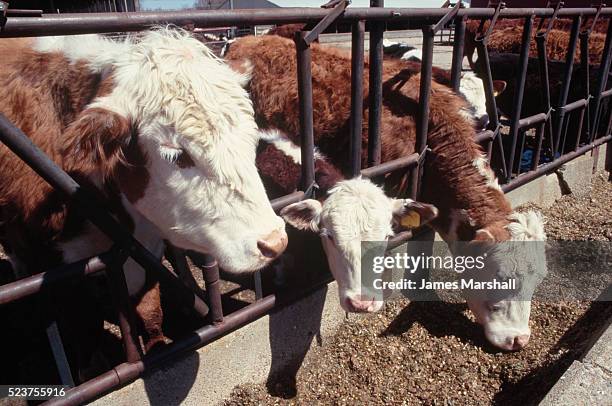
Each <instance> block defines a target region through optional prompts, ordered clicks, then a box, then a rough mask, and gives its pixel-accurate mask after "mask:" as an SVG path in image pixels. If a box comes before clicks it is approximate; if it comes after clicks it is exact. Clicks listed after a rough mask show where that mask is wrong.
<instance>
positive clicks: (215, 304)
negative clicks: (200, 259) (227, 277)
mask: <svg viewBox="0 0 612 406" xmlns="http://www.w3.org/2000/svg"><path fill="white" fill-rule="evenodd" d="M202 276H204V283H205V285H206V294H207V295H208V305H209V306H210V314H211V317H212V321H213V323H215V324H217V323H222V322H223V306H222V304H221V289H220V287H219V265H218V264H217V260H216V259H215V258H214V257H213V256H212V255H208V254H205V255H204V263H203V264H202Z"/></svg>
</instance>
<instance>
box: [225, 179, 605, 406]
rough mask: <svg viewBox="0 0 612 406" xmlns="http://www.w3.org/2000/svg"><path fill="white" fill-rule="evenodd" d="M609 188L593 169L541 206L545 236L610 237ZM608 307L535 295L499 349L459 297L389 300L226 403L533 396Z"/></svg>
mask: <svg viewBox="0 0 612 406" xmlns="http://www.w3.org/2000/svg"><path fill="white" fill-rule="evenodd" d="M611 195H612V183H610V182H608V181H607V180H606V178H605V177H604V175H598V176H596V177H595V179H594V180H593V184H592V190H591V193H590V195H589V196H586V197H581V198H577V197H576V196H572V195H566V196H563V197H562V198H561V199H560V200H559V201H558V202H557V203H556V204H555V205H554V206H553V207H551V208H550V209H546V210H543V214H544V215H545V217H546V218H547V223H546V231H547V234H548V236H549V239H556V240H597V241H612V220H611V218H610V213H611V212H612V200H611V199H610V196H611ZM525 208H527V207H525ZM600 286H601V285H600ZM604 286H605V285H604ZM611 317H612V304H611V303H610V302H589V301H567V302H558V301H557V302H551V301H534V302H533V304H532V313H531V322H530V325H531V329H532V338H531V340H530V343H529V345H528V346H527V348H525V349H524V350H522V351H519V352H514V353H507V352H501V351H498V350H497V349H495V348H492V346H490V345H489V344H488V343H487V342H486V340H485V338H484V335H483V333H482V329H481V328H479V327H478V326H476V325H475V323H474V321H473V316H472V315H471V313H470V312H469V310H467V308H466V306H465V304H463V303H448V302H413V303H410V302H408V301H407V300H405V299H402V300H397V301H393V302H389V303H387V304H386V305H385V308H384V309H383V310H382V311H381V312H379V313H377V314H371V315H367V316H356V315H351V316H350V318H349V320H348V321H347V322H346V323H344V324H343V325H342V326H341V327H340V329H339V331H338V332H337V333H336V335H335V336H334V337H332V338H331V339H330V340H329V341H328V342H327V343H326V344H325V345H324V346H322V347H318V348H316V349H314V350H313V351H312V352H311V353H310V354H309V356H308V357H307V360H306V361H305V363H304V364H303V365H302V368H301V369H300V371H299V372H298V374H297V377H293V376H290V375H287V374H282V373H280V374H279V375H278V376H275V377H271V378H270V379H269V380H268V382H267V383H266V384H261V385H243V386H239V387H236V388H234V391H233V393H232V396H231V397H230V398H229V399H227V400H226V401H225V404H226V405H277V404H278V405H294V404H299V405H302V404H308V405H310V404H340V405H343V404H381V403H385V404H387V403H389V404H427V405H464V404H470V405H471V404H503V405H506V404H524V405H530V404H537V403H538V402H539V401H540V400H541V399H542V398H543V396H544V395H545V394H546V392H547V391H548V390H549V389H550V388H551V387H552V386H553V385H554V383H555V382H556V381H557V380H558V379H559V377H560V376H561V375H562V374H563V372H564V371H565V370H566V369H567V367H568V366H569V365H570V364H571V363H572V362H573V360H574V359H577V358H579V357H580V356H581V355H582V354H584V352H585V351H586V350H588V348H589V347H590V345H591V344H592V339H593V336H594V335H596V334H594V332H597V331H598V330H600V329H601V328H603V327H604V326H605V325H606V324H607V321H608V320H610V318H611Z"/></svg>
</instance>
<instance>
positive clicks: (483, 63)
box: [476, 40, 509, 180]
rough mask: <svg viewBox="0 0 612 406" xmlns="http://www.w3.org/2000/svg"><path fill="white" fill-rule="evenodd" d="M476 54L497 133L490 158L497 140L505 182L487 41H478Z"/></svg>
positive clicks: (502, 145)
mask: <svg viewBox="0 0 612 406" xmlns="http://www.w3.org/2000/svg"><path fill="white" fill-rule="evenodd" d="M476 52H477V53H478V61H477V63H478V64H480V71H481V72H484V76H485V77H484V78H483V80H482V82H483V85H484V90H485V97H486V105H487V115H488V116H489V128H492V129H493V131H494V132H495V135H494V139H493V140H492V142H491V147H490V149H489V151H490V152H489V153H488V155H489V158H490V155H491V152H492V147H493V142H494V141H495V140H497V146H498V149H499V152H500V154H499V156H500V159H501V170H502V172H503V173H502V175H503V177H504V180H507V179H508V178H509V175H508V173H507V172H506V156H505V153H504V144H503V140H502V139H501V135H500V133H499V116H498V115H497V102H496V101H495V93H494V90H493V74H492V73H491V63H490V60H489V51H488V49H487V43H486V40H484V41H478V42H477V43H476Z"/></svg>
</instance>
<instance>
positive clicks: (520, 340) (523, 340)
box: [513, 334, 529, 350]
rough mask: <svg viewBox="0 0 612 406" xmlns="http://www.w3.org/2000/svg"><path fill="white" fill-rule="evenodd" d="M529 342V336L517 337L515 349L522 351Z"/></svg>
mask: <svg viewBox="0 0 612 406" xmlns="http://www.w3.org/2000/svg"><path fill="white" fill-rule="evenodd" d="M528 342H529V334H523V335H520V336H516V337H514V345H513V349H514V350H520V349H521V348H524V347H525V346H526V345H527V343H528Z"/></svg>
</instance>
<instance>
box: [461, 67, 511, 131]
mask: <svg viewBox="0 0 612 406" xmlns="http://www.w3.org/2000/svg"><path fill="white" fill-rule="evenodd" d="M505 89H506V82H504V81H502V80H494V81H493V95H494V96H497V95H499V94H500V93H502V92H503V91H504V90H505ZM459 92H460V93H461V95H462V96H463V97H464V98H465V100H467V102H468V103H469V104H470V110H471V111H470V112H469V115H470V118H472V119H473V120H475V121H476V127H477V129H484V128H486V127H487V125H488V124H489V114H487V98H486V96H485V90H484V83H483V81H482V79H480V78H479V77H478V76H476V75H475V74H474V73H473V72H465V73H463V74H462V75H461V84H460V85H459Z"/></svg>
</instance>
